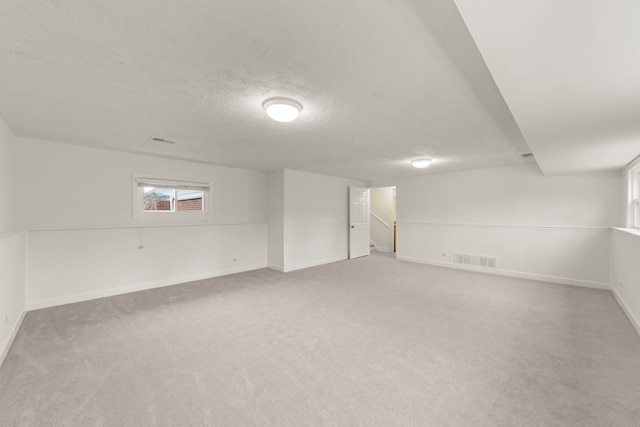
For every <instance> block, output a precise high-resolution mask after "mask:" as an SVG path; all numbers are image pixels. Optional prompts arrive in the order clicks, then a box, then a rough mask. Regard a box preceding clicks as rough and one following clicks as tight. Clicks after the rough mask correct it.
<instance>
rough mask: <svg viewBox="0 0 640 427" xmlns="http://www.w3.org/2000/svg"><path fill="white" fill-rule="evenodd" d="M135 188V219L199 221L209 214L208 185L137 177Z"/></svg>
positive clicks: (135, 178) (188, 181) (180, 180)
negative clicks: (189, 219) (190, 219)
mask: <svg viewBox="0 0 640 427" xmlns="http://www.w3.org/2000/svg"><path fill="white" fill-rule="evenodd" d="M133 186H134V189H133V190H134V191H133V192H134V200H133V206H134V209H133V211H134V212H133V216H134V218H136V219H167V218H182V219H187V218H192V219H196V218H202V217H205V216H206V215H207V214H208V210H209V209H208V202H209V189H210V185H209V183H206V182H199V181H191V180H182V179H174V178H164V177H162V178H160V177H152V176H146V175H134V177H133Z"/></svg>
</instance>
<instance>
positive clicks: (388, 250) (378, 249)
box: [371, 246, 391, 252]
mask: <svg viewBox="0 0 640 427" xmlns="http://www.w3.org/2000/svg"><path fill="white" fill-rule="evenodd" d="M371 249H373V250H376V251H378V252H391V249H390V248H386V247H384V246H376V247H375V248H371Z"/></svg>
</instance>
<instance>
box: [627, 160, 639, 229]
mask: <svg viewBox="0 0 640 427" xmlns="http://www.w3.org/2000/svg"><path fill="white" fill-rule="evenodd" d="M627 173H628V179H629V181H628V182H629V213H628V220H627V225H628V226H629V227H633V228H640V158H637V159H636V160H634V161H633V162H632V163H631V164H630V165H629V168H628V172H627Z"/></svg>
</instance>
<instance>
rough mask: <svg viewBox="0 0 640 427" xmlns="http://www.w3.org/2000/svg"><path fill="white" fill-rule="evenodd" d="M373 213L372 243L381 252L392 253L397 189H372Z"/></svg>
mask: <svg viewBox="0 0 640 427" xmlns="http://www.w3.org/2000/svg"><path fill="white" fill-rule="evenodd" d="M371 213H372V215H371V241H372V242H374V243H375V244H376V248H377V249H378V250H379V251H382V252H392V251H393V222H394V221H395V220H396V199H395V187H380V188H372V189H371ZM376 217H377V218H376ZM378 218H379V219H378Z"/></svg>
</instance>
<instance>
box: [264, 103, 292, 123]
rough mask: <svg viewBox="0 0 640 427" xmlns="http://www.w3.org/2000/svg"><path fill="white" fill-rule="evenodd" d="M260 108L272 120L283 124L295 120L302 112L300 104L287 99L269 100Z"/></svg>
mask: <svg viewBox="0 0 640 427" xmlns="http://www.w3.org/2000/svg"><path fill="white" fill-rule="evenodd" d="M262 107H263V108H264V109H265V111H266V112H267V115H268V116H269V117H271V118H272V119H273V120H276V121H278V122H285V123H286V122H291V121H293V120H295V119H297V118H298V115H299V114H300V111H302V104H300V103H299V102H298V101H295V100H293V99H289V98H269V99H267V100H266V101H264V102H263V103H262Z"/></svg>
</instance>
